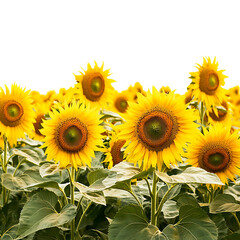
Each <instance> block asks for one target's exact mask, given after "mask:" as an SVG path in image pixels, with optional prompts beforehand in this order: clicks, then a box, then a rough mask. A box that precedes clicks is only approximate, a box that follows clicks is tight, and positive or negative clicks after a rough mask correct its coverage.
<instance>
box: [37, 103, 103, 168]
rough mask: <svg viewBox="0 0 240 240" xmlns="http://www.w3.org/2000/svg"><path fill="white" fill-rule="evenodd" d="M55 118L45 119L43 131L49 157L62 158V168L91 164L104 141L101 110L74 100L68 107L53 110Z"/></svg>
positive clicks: (57, 160)
mask: <svg viewBox="0 0 240 240" xmlns="http://www.w3.org/2000/svg"><path fill="white" fill-rule="evenodd" d="M49 116H50V118H51V119H49V120H44V119H43V123H42V127H43V128H42V129H41V130H40V132H41V133H42V134H43V135H44V136H45V139H44V142H45V143H44V144H43V145H42V146H41V147H42V148H44V147H46V154H47V159H48V160H51V159H55V161H56V162H60V167H61V168H66V167H69V166H73V167H74V168H75V169H76V168H77V167H78V166H85V165H86V164H87V165H88V166H91V157H94V151H95V150H98V147H97V146H98V145H99V146H101V145H102V139H101V133H102V132H103V129H102V127H101V126H99V124H100V123H101V122H100V120H99V115H98V112H97V111H96V110H95V109H92V108H91V109H90V107H89V106H86V107H85V106H84V105H83V104H81V105H80V104H79V103H76V102H73V103H72V104H70V105H68V104H67V103H66V104H65V106H64V108H62V107H60V108H59V109H58V111H57V110H55V109H53V111H52V112H49Z"/></svg>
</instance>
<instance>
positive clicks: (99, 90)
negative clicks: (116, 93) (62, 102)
mask: <svg viewBox="0 0 240 240" xmlns="http://www.w3.org/2000/svg"><path fill="white" fill-rule="evenodd" d="M109 71H110V70H109V69H108V70H105V71H103V64H102V66H101V67H98V65H97V63H96V62H95V65H94V68H92V67H91V65H90V64H88V65H87V70H86V71H84V72H80V74H81V75H75V74H74V76H75V79H76V81H77V82H78V83H77V84H76V85H75V89H76V93H77V94H78V95H79V99H81V101H82V102H83V103H84V104H91V106H93V107H97V108H104V107H105V106H106V104H107V102H109V101H110V100H111V98H112V92H113V90H114V88H113V87H112V85H111V84H112V83H113V82H115V80H113V79H109V78H108V76H109V75H110V73H109Z"/></svg>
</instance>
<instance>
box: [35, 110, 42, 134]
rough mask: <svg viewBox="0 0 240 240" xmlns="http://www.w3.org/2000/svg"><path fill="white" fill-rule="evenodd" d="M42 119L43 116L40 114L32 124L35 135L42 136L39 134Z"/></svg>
mask: <svg viewBox="0 0 240 240" xmlns="http://www.w3.org/2000/svg"><path fill="white" fill-rule="evenodd" d="M43 119H44V114H40V115H38V116H37V118H36V122H35V123H34V124H33V126H34V129H35V133H36V134H38V135H41V136H43V135H42V133H41V132H40V129H42V120H43Z"/></svg>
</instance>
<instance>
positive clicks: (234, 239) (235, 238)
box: [223, 231, 240, 240]
mask: <svg viewBox="0 0 240 240" xmlns="http://www.w3.org/2000/svg"><path fill="white" fill-rule="evenodd" d="M239 239H240V231H238V232H234V233H232V234H230V235H229V236H227V237H225V238H223V240H239Z"/></svg>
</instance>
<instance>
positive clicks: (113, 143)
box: [103, 132, 126, 169]
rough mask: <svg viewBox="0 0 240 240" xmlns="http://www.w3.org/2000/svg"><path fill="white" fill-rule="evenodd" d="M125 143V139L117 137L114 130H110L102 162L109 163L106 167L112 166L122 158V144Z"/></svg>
mask: <svg viewBox="0 0 240 240" xmlns="http://www.w3.org/2000/svg"><path fill="white" fill-rule="evenodd" d="M125 143H126V140H124V139H119V138H118V137H117V134H116V133H115V132H112V137H111V140H110V141H109V148H106V150H105V151H104V152H106V158H105V160H104V161H103V162H106V163H109V164H108V168H109V169H110V168H112V167H113V166H115V165H116V164H118V163H120V162H122V161H123V160H124V156H123V155H124V154H123V152H124V151H123V145H124V144H125Z"/></svg>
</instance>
